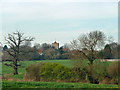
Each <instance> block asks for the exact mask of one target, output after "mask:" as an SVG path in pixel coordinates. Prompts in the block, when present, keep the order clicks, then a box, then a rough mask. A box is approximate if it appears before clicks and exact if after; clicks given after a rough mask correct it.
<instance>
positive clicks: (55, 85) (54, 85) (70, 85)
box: [2, 60, 118, 88]
mask: <svg viewBox="0 0 120 90" xmlns="http://www.w3.org/2000/svg"><path fill="white" fill-rule="evenodd" d="M39 62H50V63H59V64H63V65H65V66H67V67H71V66H72V62H71V61H70V60H39V61H22V62H19V63H20V64H21V66H20V67H19V68H18V72H19V75H12V71H13V70H12V68H11V67H8V66H5V65H2V75H5V74H8V76H7V77H8V78H13V80H14V81H6V80H3V84H2V86H3V88H4V87H5V88H28V87H29V88H117V87H118V86H117V85H99V84H85V83H84V84H83V83H57V82H23V81H19V80H23V78H24V74H25V72H26V70H25V68H26V67H27V66H29V65H30V64H35V63H36V64H37V63H39ZM10 73H11V74H10ZM18 81H19V82H18Z"/></svg>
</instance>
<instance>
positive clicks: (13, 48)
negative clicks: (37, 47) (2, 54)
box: [4, 31, 34, 75]
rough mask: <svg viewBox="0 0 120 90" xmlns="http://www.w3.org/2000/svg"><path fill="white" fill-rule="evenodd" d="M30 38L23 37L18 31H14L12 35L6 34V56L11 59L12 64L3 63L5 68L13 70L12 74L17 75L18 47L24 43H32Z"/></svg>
mask: <svg viewBox="0 0 120 90" xmlns="http://www.w3.org/2000/svg"><path fill="white" fill-rule="evenodd" d="M33 39H34V38H32V37H24V33H22V32H20V31H16V32H14V33H11V34H8V37H5V41H6V42H7V44H8V46H9V47H10V48H9V49H7V50H6V52H8V54H9V55H10V56H11V57H12V63H11V64H8V63H4V64H5V65H7V66H11V67H13V69H14V72H13V74H14V75H16V74H18V70H17V69H18V66H19V65H18V63H17V62H18V61H19V59H20V58H19V57H20V46H21V45H22V44H23V43H24V42H26V41H33Z"/></svg>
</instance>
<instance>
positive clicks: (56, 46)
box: [52, 41, 59, 49]
mask: <svg viewBox="0 0 120 90" xmlns="http://www.w3.org/2000/svg"><path fill="white" fill-rule="evenodd" d="M52 46H53V47H55V48H56V49H59V43H57V42H56V41H55V42H54V43H52Z"/></svg>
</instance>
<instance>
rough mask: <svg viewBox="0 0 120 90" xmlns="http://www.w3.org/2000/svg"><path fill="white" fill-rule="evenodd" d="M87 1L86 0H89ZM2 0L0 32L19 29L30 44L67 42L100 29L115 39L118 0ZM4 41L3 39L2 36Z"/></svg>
mask: <svg viewBox="0 0 120 90" xmlns="http://www.w3.org/2000/svg"><path fill="white" fill-rule="evenodd" d="M88 1H89V2H88ZM99 1H100V2H98V0H2V2H1V6H0V7H1V8H0V9H2V11H1V10H0V13H1V18H0V19H1V20H2V22H1V20H0V24H2V27H1V30H2V31H1V32H2V38H3V37H4V36H6V35H7V33H11V32H14V31H16V30H21V31H22V32H24V33H25V35H26V36H33V37H35V40H34V41H33V43H40V44H42V43H45V42H46V43H52V42H54V41H55V40H56V41H57V42H59V43H60V46H61V45H63V44H64V43H70V41H72V39H76V38H77V37H78V36H79V35H81V34H82V33H87V32H90V31H94V30H100V31H103V32H104V33H105V34H106V35H112V36H113V37H114V39H115V41H117V40H118V0H99ZM3 44H4V39H3Z"/></svg>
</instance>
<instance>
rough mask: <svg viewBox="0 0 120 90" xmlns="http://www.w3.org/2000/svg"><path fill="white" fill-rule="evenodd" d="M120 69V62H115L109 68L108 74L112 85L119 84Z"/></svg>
mask: <svg viewBox="0 0 120 90" xmlns="http://www.w3.org/2000/svg"><path fill="white" fill-rule="evenodd" d="M119 68H120V61H119V62H114V63H112V64H111V65H110V66H109V67H108V74H109V76H110V78H111V83H113V84H118V79H119V78H120V76H119V72H118V69H119Z"/></svg>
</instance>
